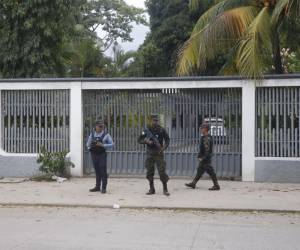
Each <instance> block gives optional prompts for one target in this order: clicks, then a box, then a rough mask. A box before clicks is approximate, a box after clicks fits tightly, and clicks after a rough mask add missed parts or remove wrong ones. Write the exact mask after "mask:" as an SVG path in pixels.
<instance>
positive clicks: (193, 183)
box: [185, 177, 200, 189]
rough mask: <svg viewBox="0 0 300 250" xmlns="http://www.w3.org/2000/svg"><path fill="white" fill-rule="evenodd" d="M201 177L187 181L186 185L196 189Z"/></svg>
mask: <svg viewBox="0 0 300 250" xmlns="http://www.w3.org/2000/svg"><path fill="white" fill-rule="evenodd" d="M199 179H200V178H199ZM199 179H198V178H197V177H195V179H194V180H193V181H192V182H190V183H185V186H187V187H189V188H192V189H195V188H196V184H197V182H198V180H199Z"/></svg>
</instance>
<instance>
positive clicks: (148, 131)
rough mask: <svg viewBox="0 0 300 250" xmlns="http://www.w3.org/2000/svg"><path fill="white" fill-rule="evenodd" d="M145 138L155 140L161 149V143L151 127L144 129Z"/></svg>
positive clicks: (156, 145) (154, 142)
mask: <svg viewBox="0 0 300 250" xmlns="http://www.w3.org/2000/svg"><path fill="white" fill-rule="evenodd" d="M143 132H144V135H145V139H148V140H150V141H152V142H153V145H154V146H155V147H157V149H159V150H161V145H160V143H159V140H158V139H157V138H156V136H154V135H153V134H152V133H151V131H150V130H149V129H145V130H144V131H143Z"/></svg>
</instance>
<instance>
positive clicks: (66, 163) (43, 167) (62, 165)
mask: <svg viewBox="0 0 300 250" xmlns="http://www.w3.org/2000/svg"><path fill="white" fill-rule="evenodd" d="M66 155H67V152H66V151H63V152H49V151H47V150H46V149H45V148H41V153H40V154H39V155H38V158H37V163H39V164H40V168H39V170H40V171H41V172H42V173H44V174H46V175H51V176H52V175H56V176H60V177H64V176H67V168H68V167H74V164H73V163H72V162H71V161H70V160H69V159H67V158H66Z"/></svg>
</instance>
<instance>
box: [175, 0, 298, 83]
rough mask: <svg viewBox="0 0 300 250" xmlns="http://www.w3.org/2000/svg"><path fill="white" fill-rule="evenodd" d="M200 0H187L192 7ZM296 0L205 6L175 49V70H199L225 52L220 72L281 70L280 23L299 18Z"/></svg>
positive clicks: (255, 74) (231, 0)
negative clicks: (176, 62)
mask: <svg viewBox="0 0 300 250" xmlns="http://www.w3.org/2000/svg"><path fill="white" fill-rule="evenodd" d="M199 2H200V0H190V6H191V8H192V9H196V8H197V7H198V5H199ZM299 14H300V0H223V1H217V3H216V4H215V5H214V6H213V7H211V8H210V9H209V10H207V11H206V12H205V13H204V14H203V15H202V16H201V17H200V18H199V20H198V22H197V23H196V25H195V27H194V30H193V32H192V34H191V37H190V38H189V40H188V41H187V42H186V43H185V44H184V46H183V47H182V49H181V50H180V53H179V59H178V67H177V73H178V75H189V74H197V73H199V72H203V71H204V70H205V69H206V67H207V63H208V62H209V61H211V60H213V59H216V58H217V57H218V56H220V55H226V63H225V65H224V66H223V68H222V70H221V72H223V73H224V72H227V73H228V72H229V73H232V72H234V71H235V72H236V73H239V74H241V75H243V76H245V77H248V78H256V79H257V78H260V77H262V75H263V73H264V72H265V71H266V69H268V68H269V69H270V68H271V66H273V67H274V71H275V73H276V74H282V73H283V67H282V59H281V55H280V50H281V49H280V32H281V31H282V30H281V29H280V28H281V25H282V24H283V22H284V21H286V20H288V19H296V18H299V16H298V15H299Z"/></svg>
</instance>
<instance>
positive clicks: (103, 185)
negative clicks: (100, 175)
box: [101, 179, 107, 194]
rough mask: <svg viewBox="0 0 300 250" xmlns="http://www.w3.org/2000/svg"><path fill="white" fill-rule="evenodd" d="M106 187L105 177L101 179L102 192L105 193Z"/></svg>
mask: <svg viewBox="0 0 300 250" xmlns="http://www.w3.org/2000/svg"><path fill="white" fill-rule="evenodd" d="M106 187H107V179H104V180H102V189H101V193H102V194H105V193H106Z"/></svg>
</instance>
